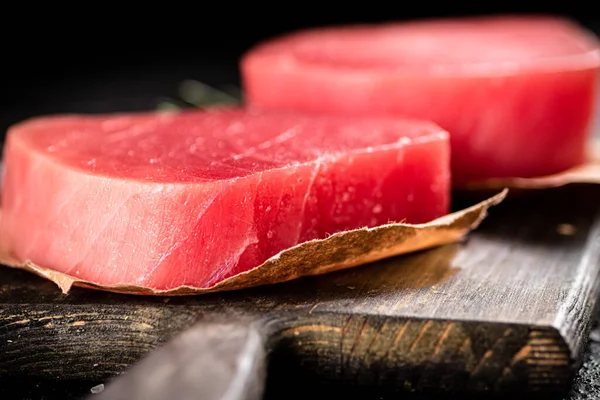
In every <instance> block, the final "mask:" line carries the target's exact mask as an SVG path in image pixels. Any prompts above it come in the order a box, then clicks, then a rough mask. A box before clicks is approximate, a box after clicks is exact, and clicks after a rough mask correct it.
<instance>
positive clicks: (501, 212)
mask: <svg viewBox="0 0 600 400" xmlns="http://www.w3.org/2000/svg"><path fill="white" fill-rule="evenodd" d="M0 271H1V273H0V377H3V378H8V379H10V380H12V379H16V378H25V377H26V378H27V379H53V380H57V381H72V382H75V381H93V382H97V383H102V382H104V383H106V382H107V381H108V380H110V379H112V378H114V377H115V376H118V375H119V374H120V373H122V372H123V371H125V370H126V369H127V368H128V367H130V366H131V365H132V364H134V363H136V362H137V361H138V360H139V359H140V358H142V357H144V356H146V355H147V354H148V353H149V352H151V350H153V349H155V348H156V347H157V346H160V345H162V344H164V342H167V341H169V343H167V344H166V345H165V346H161V349H160V351H157V352H153V353H152V354H151V356H150V358H147V359H146V360H145V361H144V362H142V363H141V364H139V365H138V366H137V368H134V369H132V370H131V372H129V373H127V374H125V375H123V377H122V378H121V379H117V380H116V381H115V382H114V383H113V384H112V385H111V384H108V385H107V387H106V389H105V390H104V392H103V393H101V394H100V395H99V397H98V396H96V398H105V399H108V398H111V399H117V398H119V399H120V398H123V399H125V398H127V399H158V398H165V397H161V394H165V393H167V394H169V396H170V397H169V398H178V399H187V398H201V399H217V398H218V399H225V398H228V399H242V398H244V399H250V398H253V399H258V398H261V396H262V393H263V383H264V377H265V370H266V376H267V378H266V380H267V385H266V386H267V396H271V397H272V398H290V396H291V395H293V394H299V393H308V394H310V393H312V396H314V393H315V392H314V390H317V389H316V386H315V385H316V384H317V383H319V384H320V385H321V386H319V388H318V390H320V392H319V393H321V394H323V393H325V392H324V390H325V389H324V388H330V389H331V390H334V392H332V393H334V394H336V395H342V394H343V395H344V396H346V397H347V398H354V397H352V396H350V394H353V395H360V396H361V397H359V398H362V399H366V398H387V397H385V395H386V394H390V393H394V392H397V391H402V392H411V393H425V392H453V393H506V392H515V393H516V392H519V393H527V394H528V396H529V395H530V394H532V393H540V394H553V395H555V396H557V397H559V398H560V397H561V396H562V395H564V393H565V392H566V391H567V390H568V388H569V386H570V381H571V378H572V376H573V373H574V372H575V371H576V368H577V367H578V362H579V360H580V356H581V354H582V349H583V347H584V345H585V342H586V338H587V335H588V332H589V328H590V322H591V318H592V315H593V309H594V308H595V305H596V301H597V297H598V294H599V287H600V285H599V282H600V276H599V272H600V185H598V186H594V185H571V186H568V187H564V188H560V189H552V190H548V191H543V192H536V193H534V192H529V193H520V194H519V193H515V192H513V193H512V195H511V196H509V198H508V199H507V200H506V201H505V202H504V203H502V204H500V205H499V206H496V207H493V208H492V209H491V210H490V215H489V217H488V218H487V219H486V220H485V221H484V222H483V224H482V225H481V227H480V228H479V229H478V230H477V231H475V232H473V233H472V234H471V235H470V236H469V239H468V240H467V241H466V242H464V243H461V244H456V245H449V246H444V247H440V248H437V249H433V250H430V251H425V252H421V253H418V254H414V255H410V256H404V257H398V258H394V259H390V260H385V261H382V262H378V263H375V264H371V265H367V266H364V267H359V268H355V269H351V270H347V271H342V272H338V273H333V274H329V275H324V276H318V277H310V278H304V279H300V280H297V281H293V282H289V283H285V284H279V285H271V286H265V287H259V288H255V289H251V290H244V291H238V292H231V293H223V294H212V295H204V296H197V297H186V298H176V297H174V298H147V297H138V296H125V295H117V294H110V293H101V292H96V291H91V290H83V289H74V290H73V291H72V292H71V293H70V294H69V295H66V296H65V295H62V294H61V293H60V291H59V290H58V288H57V287H56V286H54V284H52V283H50V282H46V281H43V280H42V279H40V278H37V277H34V276H32V275H29V274H27V273H24V272H21V271H16V270H12V269H9V268H6V269H1V270H0ZM184 331H185V334H183V335H178V334H179V333H181V332H184ZM174 336H176V337H174ZM172 337H174V338H173V339H172V340H171V338H172ZM3 382H6V379H4V380H3ZM3 385H6V383H3ZM324 385H325V386H324ZM344 393H345V394H344ZM191 394H193V396H190V397H186V396H188V395H191ZM103 396H104V397H103ZM177 396H179V397H177ZM226 396H230V397H226ZM282 396H283V397H282ZM286 396H287V397H286ZM382 396H383V397H382ZM292 397H293V396H292ZM336 397H337V396H336Z"/></svg>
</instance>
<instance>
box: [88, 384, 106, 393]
mask: <svg viewBox="0 0 600 400" xmlns="http://www.w3.org/2000/svg"><path fill="white" fill-rule="evenodd" d="M103 390H104V384H103V383H101V384H99V385H96V386H94V387H93V388H91V389H90V392H92V394H98V393H100V392H102V391H103Z"/></svg>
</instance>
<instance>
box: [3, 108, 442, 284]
mask: <svg viewBox="0 0 600 400" xmlns="http://www.w3.org/2000/svg"><path fill="white" fill-rule="evenodd" d="M4 157H5V159H4V160H5V175H4V182H3V190H2V219H1V226H0V240H1V242H2V243H1V244H2V247H3V248H4V249H10V251H11V252H12V256H13V257H15V258H16V259H18V260H31V261H32V262H34V263H35V264H37V265H41V266H43V267H46V268H50V269H53V270H58V271H61V272H66V273H68V274H70V275H72V276H75V277H77V278H81V279H86V280H88V281H91V282H94V283H98V284H102V285H109V284H135V285H138V286H143V287H148V288H153V289H171V288H175V287H178V286H182V285H189V286H194V287H207V286H210V285H212V284H214V283H216V282H219V281H220V280H222V279H224V278H226V277H229V276H231V275H234V274H237V273H239V272H242V271H245V270H248V269H251V268H253V267H255V266H258V265H259V264H261V263H262V262H263V261H265V260H266V259H267V258H269V257H271V256H273V255H275V254H277V253H278V252H280V251H281V250H284V249H286V248H289V247H291V246H294V245H296V244H297V243H299V242H304V241H307V240H311V239H315V238H325V237H327V236H328V235H329V234H332V233H335V232H338V231H343V230H349V229H353V228H359V227H363V226H371V227H372V226H376V225H380V224H385V223H387V222H390V221H394V222H400V221H405V222H409V223H421V222H426V221H429V220H432V219H434V218H436V217H439V216H441V215H443V214H445V213H447V211H448V203H449V186H450V160H449V158H450V148H449V140H448V135H447V133H446V132H445V131H443V130H442V129H441V128H439V127H438V126H436V125H434V124H432V123H429V122H419V121H409V120H397V119H370V120H362V119H359V120H357V119H352V118H341V117H340V118H338V117H325V116H323V117H317V118H313V117H310V118H307V117H305V116H302V115H295V114H287V113H283V114H281V113H258V112H250V111H244V110H241V109H215V110H211V111H206V112H202V111H186V112H181V113H175V114H159V113H143V114H122V115H113V116H57V117H46V118H38V119H34V120H30V121H26V122H23V123H21V124H19V125H16V126H14V127H13V128H12V129H10V131H9V132H8V136H7V143H6V147H5V150H4Z"/></svg>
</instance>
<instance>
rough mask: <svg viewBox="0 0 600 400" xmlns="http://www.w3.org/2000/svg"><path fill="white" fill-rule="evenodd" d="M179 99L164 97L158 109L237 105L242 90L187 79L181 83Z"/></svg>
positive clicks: (178, 91) (169, 109)
mask: <svg viewBox="0 0 600 400" xmlns="http://www.w3.org/2000/svg"><path fill="white" fill-rule="evenodd" d="M177 93H178V95H179V99H171V98H162V99H160V100H159V101H158V104H157V109H158V110H161V111H171V110H181V109H184V108H191V107H196V108H205V107H211V106H216V105H235V104H239V103H240V102H241V98H242V92H241V90H240V89H239V88H237V87H235V86H232V85H229V86H227V87H226V89H223V90H219V89H216V88H214V87H212V86H209V85H207V84H205V83H202V82H199V81H196V80H192V79H187V80H185V81H183V82H181V83H180V84H179V87H178V90H177Z"/></svg>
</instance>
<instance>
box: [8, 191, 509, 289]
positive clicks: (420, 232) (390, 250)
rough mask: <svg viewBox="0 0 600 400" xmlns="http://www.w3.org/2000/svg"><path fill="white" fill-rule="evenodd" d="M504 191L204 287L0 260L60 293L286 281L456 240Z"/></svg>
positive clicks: (312, 244) (282, 257) (343, 237)
mask: <svg viewBox="0 0 600 400" xmlns="http://www.w3.org/2000/svg"><path fill="white" fill-rule="evenodd" d="M507 192H508V190H507V189H504V190H503V191H502V192H500V193H498V194H496V195H495V196H493V197H490V198H489V199H487V200H484V201H482V202H480V203H478V204H476V205H474V206H472V207H469V208H466V209H463V210H461V211H457V212H454V213H452V214H448V215H445V216H443V217H440V218H438V219H435V220H433V221H431V222H428V223H425V224H418V225H411V224H399V223H398V224H396V223H394V224H386V225H381V226H378V227H375V228H362V229H356V230H351V231H345V232H339V233H336V234H334V235H331V236H330V237H328V238H326V239H320V240H311V241H308V242H304V243H301V244H298V245H296V246H294V247H291V248H289V249H286V250H284V251H282V252H280V253H279V254H277V255H275V256H273V257H271V258H269V259H268V260H267V261H265V262H264V263H262V264H261V265H259V266H257V267H255V268H253V269H251V270H248V271H246V272H242V273H240V274H238V275H235V276H232V277H229V278H227V279H224V280H223V281H220V282H218V283H217V284H215V285H213V286H211V287H205V288H202V287H191V286H181V287H178V288H174V289H170V290H153V289H150V288H147V287H142V286H133V285H110V286H105V285H100V284H97V283H94V282H90V281H85V280H81V279H79V278H77V277H74V276H71V275H68V274H65V273H62V272H57V271H54V270H51V269H48V268H44V267H43V266H39V265H35V264H33V263H31V262H30V261H23V260H16V259H14V258H12V257H11V256H10V252H9V251H8V250H2V251H0V262H2V263H3V264H4V265H7V266H9V267H14V268H20V269H24V270H26V271H29V272H32V273H34V274H37V275H39V276H41V277H43V278H46V279H49V280H51V281H52V282H54V283H56V284H57V285H58V286H59V287H60V289H61V290H62V291H63V293H68V292H69V291H70V289H71V287H73V286H79V287H86V288H91V289H98V290H104V291H110V292H117V293H125V294H137V295H155V296H183V295H194V294H203V293H211V292H220V291H229V290H238V289H244V288H249V287H254V286H260V285H266V284H274V283H279V282H285V281H290V280H292V279H296V278H300V277H302V276H308V275H319V274H325V273H329V272H333V271H337V270H342V269H346V268H352V267H356V266H359V265H363V264H367V263H370V262H374V261H377V260H381V259H384V258H388V257H393V256H397V255H401V254H407V253H411V252H415V251H419V250H425V249H429V248H432V247H436V246H441V245H444V244H448V243H452V242H457V241H459V240H461V239H463V238H464V237H465V235H466V234H467V233H469V232H470V231H471V230H473V229H475V228H477V226H479V224H480V223H481V221H482V220H483V219H484V218H485V217H486V215H487V211H488V209H489V208H490V207H491V206H493V205H496V204H498V203H500V202H501V201H502V200H504V198H505V197H506V194H507Z"/></svg>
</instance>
